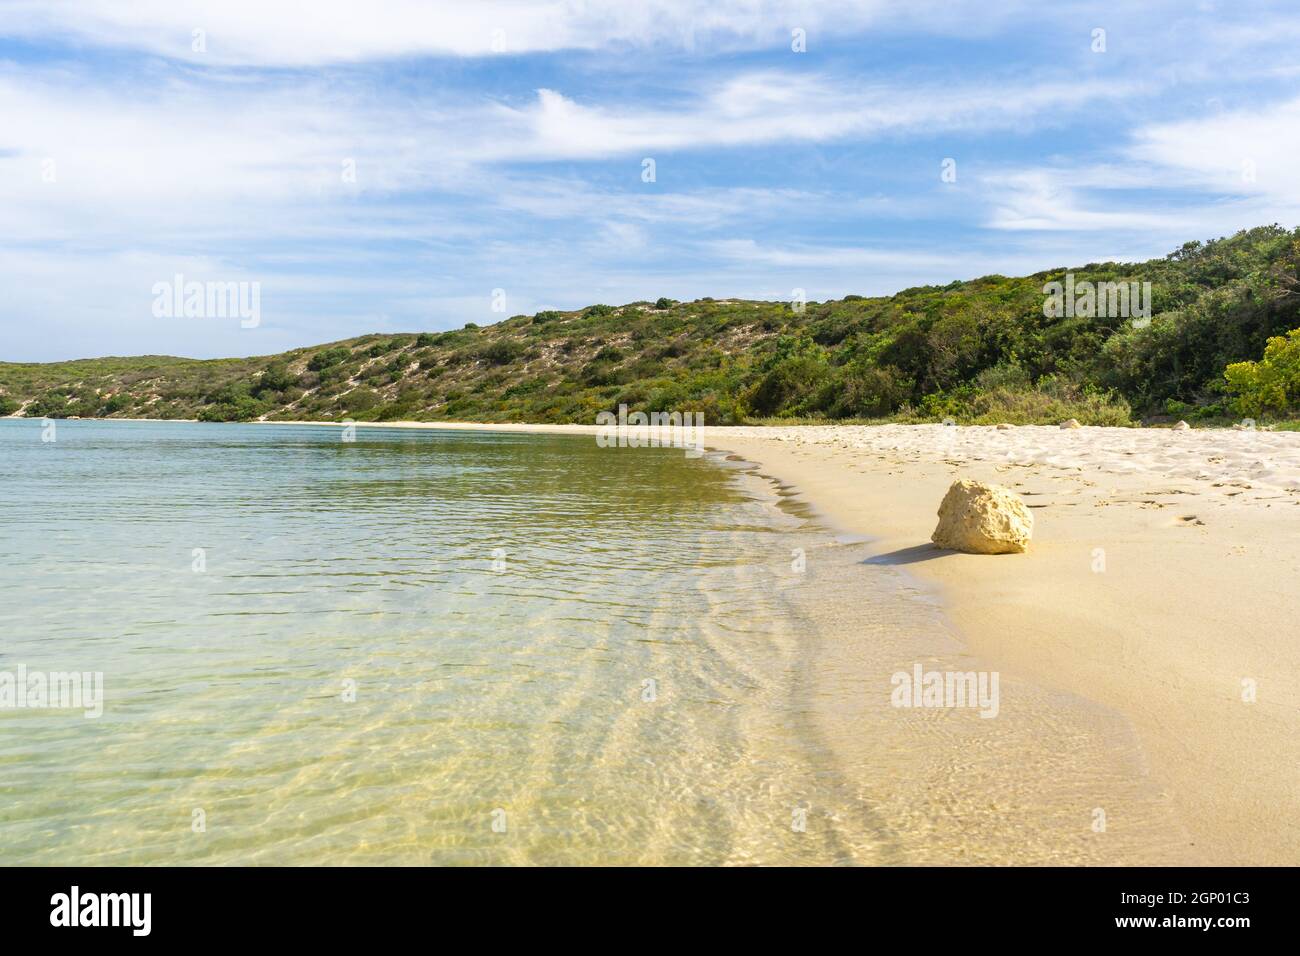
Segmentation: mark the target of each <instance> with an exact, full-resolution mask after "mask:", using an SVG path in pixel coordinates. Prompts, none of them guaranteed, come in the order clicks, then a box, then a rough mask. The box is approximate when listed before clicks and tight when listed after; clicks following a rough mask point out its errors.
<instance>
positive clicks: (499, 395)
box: [0, 226, 1300, 425]
mask: <svg viewBox="0 0 1300 956" xmlns="http://www.w3.org/2000/svg"><path fill="white" fill-rule="evenodd" d="M1067 271H1068V272H1071V273H1073V275H1074V280H1075V283H1076V287H1078V286H1079V284H1081V283H1083V282H1085V281H1089V282H1093V283H1099V282H1139V283H1140V282H1150V283H1151V320H1150V322H1149V323H1145V322H1139V323H1134V322H1132V321H1131V320H1130V319H1128V318H1124V317H1119V316H1114V315H1109V316H1097V315H1093V314H1087V311H1088V310H1084V311H1083V312H1081V313H1080V314H1077V315H1072V316H1067V315H1064V314H1062V315H1056V314H1054V312H1053V314H1051V315H1045V314H1044V311H1045V310H1044V300H1045V296H1044V292H1043V287H1044V285H1045V284H1046V283H1048V282H1054V281H1061V280H1062V279H1063V277H1064V274H1065V273H1066V272H1067ZM1048 311H1049V312H1051V311H1053V310H1048ZM1098 311H1105V312H1109V311H1110V310H1105V309H1102V310H1098ZM1298 328H1300V230H1296V231H1294V232H1291V231H1287V230H1285V229H1282V228H1280V227H1278V226H1265V227H1260V228H1257V229H1252V230H1248V231H1244V232H1241V233H1238V234H1237V235H1235V236H1232V237H1231V238H1227V239H1220V240H1216V241H1212V242H1207V243H1199V242H1191V243H1188V244H1186V245H1184V246H1183V247H1182V248H1181V249H1179V250H1177V251H1176V252H1174V253H1172V254H1171V255H1168V256H1166V257H1164V258H1161V259H1155V260H1152V261H1150V262H1143V263H1130V264H1120V263H1093V264H1090V265H1086V266H1082V267H1078V268H1074V269H1068V270H1067V269H1065V268H1061V269H1054V270H1051V271H1049V272H1043V273H1039V274H1037V275H1033V276H1026V277H1023V278H1007V277H1004V276H997V275H994V276H985V277H983V278H980V279H974V280H972V281H969V282H953V283H950V284H948V285H945V286H923V287H920V288H915V289H906V290H904V291H902V292H899V293H898V294H896V295H893V296H888V297H877V298H868V297H862V296H856V295H855V296H846V297H845V298H844V299H842V300H838V301H831V302H822V303H808V304H807V307H806V308H802V309H798V310H796V309H795V308H794V307H792V305H791V304H790V303H784V302H751V301H737V300H713V299H699V300H696V301H694V302H676V301H674V300H672V299H668V298H666V297H665V298H661V299H659V300H658V301H656V302H653V303H650V302H634V303H631V304H629V305H624V306H621V307H615V306H610V305H604V304H601V305H592V306H589V307H587V308H586V309H582V310H578V311H573V312H559V311H554V310H551V311H546V312H539V313H538V314H537V315H534V316H531V317H530V316H523V315H519V316H514V317H512V318H509V319H506V320H505V321H503V322H500V323H498V324H496V325H491V326H487V327H484V328H480V327H478V326H477V325H475V324H474V323H472V322H471V323H467V324H466V325H465V326H464V328H461V329H456V330H453V331H447V332H436V333H435V332H422V333H419V334H398V335H366V336H362V337H360V338H356V339H350V340H348V341H344V342H335V343H329V344H327V345H321V346H316V347H313V348H304V349H296V350H294V351H292V352H287V353H285V354H283V355H275V356H264V357H258V358H246V359H218V360H211V361H198V360H192V359H180V358H167V357H159V356H144V357H140V358H103V359H87V360H81V361H75V362H59V363H53V364H48V365H28V364H12V363H10V364H5V363H0V414H14V413H21V414H23V415H27V416H51V417H68V416H74V415H75V416H81V417H91V416H95V417H116V418H141V417H149V418H198V419H202V420H204V421H249V420H253V419H259V418H267V419H271V420H291V419H306V420H312V419H318V420H335V421H337V420H340V419H343V418H352V419H355V420H358V421H391V420H396V419H426V420H431V419H448V420H453V419H460V420H477V421H534V422H575V421H576V422H591V421H594V419H595V416H596V413H597V412H599V411H603V410H613V409H616V408H617V406H618V405H619V404H626V405H628V406H629V407H630V408H632V409H637V410H642V411H672V410H679V411H698V412H702V413H703V414H704V417H705V420H706V421H708V422H710V423H715V424H731V423H739V422H743V421H753V420H757V419H763V420H806V419H813V420H843V419H853V420H880V419H893V420H899V421H925V420H929V421H934V420H938V419H942V418H947V417H952V418H955V419H957V420H958V421H967V422H996V421H1008V422H1042V423H1054V422H1057V421H1060V420H1062V419H1064V418H1071V417H1073V418H1077V419H1079V420H1080V421H1081V422H1083V423H1085V424H1108V425H1119V424H1129V423H1131V422H1133V421H1134V420H1135V418H1147V419H1157V420H1159V419H1162V418H1165V417H1180V418H1188V419H1200V420H1202V421H1210V422H1213V421H1227V420H1229V419H1230V418H1231V417H1233V416H1239V415H1253V416H1261V415H1265V414H1267V415H1271V416H1276V417H1277V418H1279V419H1289V418H1294V417H1297V416H1300V332H1293V331H1292V330H1294V329H1298ZM1288 333H1290V334H1288Z"/></svg>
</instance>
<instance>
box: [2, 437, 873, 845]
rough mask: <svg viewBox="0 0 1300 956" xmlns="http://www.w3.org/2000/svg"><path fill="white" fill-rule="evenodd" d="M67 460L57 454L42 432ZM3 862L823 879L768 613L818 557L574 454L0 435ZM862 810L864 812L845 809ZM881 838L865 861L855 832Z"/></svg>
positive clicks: (734, 502) (778, 611)
mask: <svg viewBox="0 0 1300 956" xmlns="http://www.w3.org/2000/svg"><path fill="white" fill-rule="evenodd" d="M48 438H52V439H53V440H48V441H47V440H43V439H48ZM0 487H3V489H4V494H3V497H2V498H0V560H2V561H3V567H4V574H3V576H2V577H0V635H2V637H0V672H8V673H11V674H17V673H18V672H19V668H20V667H22V668H25V669H26V671H27V672H29V673H38V672H39V673H47V674H48V673H50V672H70V671H76V672H88V673H102V674H103V681H104V684H103V698H104V699H103V713H102V716H99V717H97V718H87V717H86V716H84V712H83V711H82V710H69V709H40V708H35V707H27V708H17V707H9V708H5V709H0V861H2V862H4V863H6V864H23V863H48V864H74V863H90V864H150V863H181V864H188V863H267V864H272V863H276V864H343V863H370V864H379V863H384V864H429V863H434V864H470V863H610V864H624V863H628V864H630V863H652V864H653V863H731V862H741V863H744V862H834V861H843V860H846V859H848V858H851V857H852V851H851V850H850V849H848V847H849V846H852V845H854V844H861V843H863V842H864V838H862V837H861V835H854V834H848V836H847V838H846V832H845V831H846V830H851V829H852V828H853V824H852V821H851V820H849V819H848V818H847V817H846V821H844V822H842V823H840V824H837V825H835V826H825V825H822V826H820V827H813V828H811V832H809V831H808V830H807V829H801V827H800V825H799V824H800V814H801V813H805V814H806V809H801V808H807V807H809V806H810V805H814V804H815V805H816V806H817V807H819V808H820V810H819V811H817V812H818V813H820V814H821V817H819V819H822V820H823V822H824V821H825V820H826V819H829V818H828V817H826V810H825V808H826V806H827V804H828V803H833V802H834V801H835V800H836V799H841V798H842V799H843V800H845V801H846V803H851V802H852V801H853V799H854V797H853V796H852V795H851V794H849V793H848V792H847V791H846V792H845V793H843V794H842V795H840V797H837V796H836V792H837V788H842V787H843V782H842V781H840V780H839V778H838V775H837V770H836V768H835V767H834V766H833V764H832V761H831V759H830V755H829V754H828V753H827V752H826V751H825V749H824V748H822V747H820V746H819V745H818V743H817V739H816V733H815V732H814V731H813V730H812V728H811V727H810V726H809V722H808V700H807V695H808V694H809V693H810V691H809V689H808V688H806V687H804V686H802V685H801V681H800V668H801V663H800V662H801V660H802V657H801V654H800V648H801V642H802V641H804V640H805V639H806V638H807V633H806V627H807V625H806V623H803V622H801V619H800V617H799V615H798V614H797V613H796V612H795V611H794V610H793V608H792V606H791V604H790V602H789V601H788V600H787V594H788V591H789V589H790V588H792V587H798V586H799V582H800V581H801V580H802V576H801V575H800V574H799V573H798V571H797V570H796V565H797V564H798V563H799V559H800V555H801V554H802V553H804V552H805V551H806V550H807V549H816V548H818V547H821V546H824V545H825V544H826V542H827V535H826V533H825V532H824V531H822V530H821V529H819V528H817V527H816V526H815V525H813V524H811V523H810V522H809V520H808V519H807V518H806V517H804V516H803V515H801V514H800V513H799V512H798V511H797V509H795V508H793V507H790V506H788V505H786V504H785V503H784V501H783V499H782V498H781V497H780V496H779V495H778V494H777V493H776V492H775V490H774V486H773V485H772V484H771V483H770V482H768V481H766V480H765V479H762V478H760V477H758V476H757V475H755V474H753V473H752V472H750V471H747V470H746V469H744V468H743V467H741V466H740V465H738V464H737V463H734V462H728V461H725V460H723V459H721V458H720V457H718V456H716V455H709V456H706V457H704V458H702V459H695V460H692V459H688V458H687V457H686V456H685V455H684V454H683V453H682V452H681V451H680V450H674V449H627V448H625V449H602V448H598V447H597V446H596V443H595V441H594V439H592V438H590V437H579V436H567V435H566V436H545V435H532V434H530V435H511V434H492V433H468V432H462V431H435V430H386V429H378V428H370V429H367V428H361V429H360V430H359V432H358V433H357V440H356V441H355V442H345V441H342V440H341V432H340V431H339V430H338V429H335V428H329V427H311V426H270V425H204V424H187V423H151V422H90V421H68V422H59V423H57V428H56V430H55V432H54V433H53V434H52V435H51V434H49V433H48V432H47V431H45V430H43V429H42V426H41V423H40V422H39V421H30V420H4V421H0ZM849 816H851V814H850V815H849ZM865 842H868V843H869V842H870V839H869V838H865Z"/></svg>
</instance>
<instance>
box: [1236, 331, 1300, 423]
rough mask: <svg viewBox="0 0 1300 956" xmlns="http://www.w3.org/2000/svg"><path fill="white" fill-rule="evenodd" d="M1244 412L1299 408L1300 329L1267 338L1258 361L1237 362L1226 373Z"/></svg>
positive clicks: (1293, 410)
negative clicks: (1262, 354) (1262, 353)
mask: <svg viewBox="0 0 1300 956" xmlns="http://www.w3.org/2000/svg"><path fill="white" fill-rule="evenodd" d="M1223 377H1224V379H1225V380H1226V381H1227V385H1228V389H1229V391H1231V392H1232V393H1233V394H1234V395H1235V396H1236V401H1235V407H1236V409H1237V410H1238V411H1239V412H1241V413H1242V414H1243V415H1260V414H1263V413H1264V412H1277V413H1281V414H1292V413H1295V412H1298V411H1300V329H1292V330H1291V331H1290V332H1288V333H1287V334H1286V335H1284V336H1282V335H1278V336H1274V337H1273V338H1271V339H1269V340H1268V344H1267V345H1266V346H1265V347H1264V356H1263V358H1262V359H1260V360H1259V361H1258V362H1234V363H1233V364H1232V365H1229V366H1228V367H1227V368H1226V369H1225V370H1224V373H1223Z"/></svg>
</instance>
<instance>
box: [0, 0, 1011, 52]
mask: <svg viewBox="0 0 1300 956" xmlns="http://www.w3.org/2000/svg"><path fill="white" fill-rule="evenodd" d="M1027 6H1030V7H1031V6H1032V5H1030V4H1026V3H1021V2H1014V3H1012V2H1008V3H1004V4H1002V5H1001V6H1000V9H999V10H998V11H996V12H994V11H991V10H989V9H988V7H987V4H978V3H975V2H973V0H947V2H943V0H820V2H796V3H790V2H778V0H713V2H711V3H709V4H700V3H697V2H692V0H638V2H626V0H604V2H594V0H473V2H464V0H441V2H439V0H434V2H429V0H365V3H364V4H359V3H358V0H310V2H308V0H275V2H266V0H221V2H220V3H213V2H211V0H130V2H120V0H8V2H7V3H6V4H5V10H4V18H3V20H0V36H5V35H7V36H15V37H23V38H33V37H41V38H50V37H60V38H63V39H65V40H67V41H69V42H74V43H76V44H78V45H89V46H102V47H118V48H124V49H132V50H140V51H144V52H147V53H151V54H155V55H157V56H163V57H168V58H172V59H180V60H189V61H192V62H196V63H210V64H244V65H268V66H305V65H312V64H322V63H340V62H356V61H363V60H378V59H391V58H394V57H407V56H420V55H451V56H468V57H473V56H487V55H492V54H493V53H494V52H498V51H503V52H505V53H508V54H509V53H531V52H544V51H554V50H596V49H606V48H616V47H650V46H663V47H671V48H675V49H684V50H696V49H700V48H706V47H707V48H710V49H713V50H719V49H730V48H737V47H740V48H753V47H763V48H771V49H782V48H785V49H788V48H789V44H790V31H791V29H792V28H794V27H800V28H802V29H805V30H807V31H808V33H809V37H810V40H809V42H810V43H811V44H813V45H814V48H815V44H816V43H817V42H818V39H819V33H821V35H836V36H840V35H844V34H847V33H854V32H858V31H861V30H864V29H868V28H875V29H898V28H900V27H908V28H911V29H921V30H925V31H927V32H938V33H944V32H969V31H979V30H987V29H991V28H992V24H993V23H994V22H996V21H998V20H1000V19H1001V18H1004V17H1006V16H1009V15H1012V14H1014V13H1015V12H1016V11H1018V10H1022V9H1025V8H1026V7H1027ZM195 30H203V31H204V35H205V45H206V50H204V51H202V52H197V51H195V50H194V49H193V45H194V43H193V31H195Z"/></svg>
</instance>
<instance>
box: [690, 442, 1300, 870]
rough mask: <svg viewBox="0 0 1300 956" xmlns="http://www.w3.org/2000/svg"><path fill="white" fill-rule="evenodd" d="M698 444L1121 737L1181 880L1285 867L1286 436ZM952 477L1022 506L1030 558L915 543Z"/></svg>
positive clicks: (1290, 634)
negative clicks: (1137, 753)
mask: <svg viewBox="0 0 1300 956" xmlns="http://www.w3.org/2000/svg"><path fill="white" fill-rule="evenodd" d="M710 441H717V442H718V443H719V444H721V445H724V446H725V447H727V448H729V449H730V450H733V451H735V452H737V453H739V454H742V455H744V456H746V457H749V458H752V459H754V460H756V461H759V462H762V464H763V466H764V467H765V468H766V469H768V470H769V471H770V473H771V474H773V475H776V476H779V477H780V478H781V479H782V480H783V481H785V482H788V483H789V484H791V485H792V486H793V488H794V489H796V490H798V491H799V492H801V493H803V494H805V495H807V497H808V499H809V500H810V501H811V502H813V503H814V504H815V505H816V506H817V507H818V508H819V509H820V510H821V511H822V512H823V514H824V515H825V516H826V517H827V518H828V519H829V520H831V521H832V522H834V523H836V524H839V525H840V526H842V527H844V528H847V529H851V530H854V531H858V532H860V533H862V534H866V535H870V536H871V537H872V539H873V540H872V545H873V547H874V549H875V550H876V551H877V553H878V555H879V556H880V560H883V561H887V562H891V563H897V564H899V565H905V566H906V568H907V570H908V571H909V572H910V573H912V574H914V575H916V576H917V577H918V578H919V579H921V580H922V581H925V582H929V583H930V584H932V585H933V586H935V587H936V588H937V589H938V593H939V594H940V596H941V597H942V599H943V601H944V604H945V609H946V612H947V615H948V617H949V618H950V620H952V621H953V622H954V623H955V625H956V627H957V629H958V631H959V634H960V637H961V639H962V640H963V641H965V642H967V644H968V645H969V647H970V649H971V650H972V651H973V652H974V653H976V654H978V655H979V656H980V657H982V658H984V659H986V660H989V661H992V662H994V663H995V664H996V665H997V666H999V667H1001V668H1003V669H1004V670H1005V671H1006V672H1008V673H1013V674H1017V675H1020V676H1022V677H1024V678H1027V679H1028V680H1030V681H1032V682H1033V683H1034V684H1036V685H1039V686H1042V687H1048V688H1058V689H1061V690H1063V691H1066V692H1069V693H1071V694H1076V695H1079V696H1081V697H1084V698H1086V699H1089V700H1092V701H1096V702H1097V703H1099V704H1102V705H1104V706H1105V707H1107V708H1111V709H1113V710H1114V711H1116V712H1118V713H1119V714H1121V715H1123V716H1124V717H1125V718H1126V719H1127V720H1128V721H1130V722H1131V724H1132V726H1133V729H1134V731H1135V732H1136V735H1137V741H1138V745H1139V747H1140V749H1141V751H1142V753H1143V755H1144V757H1145V759H1146V761H1147V766H1148V768H1149V772H1150V775H1151V778H1152V781H1153V783H1154V784H1155V785H1156V786H1157V787H1159V788H1160V790H1161V791H1162V792H1164V793H1166V794H1167V795H1168V798H1169V800H1170V802H1171V804H1172V806H1173V808H1174V810H1175V811H1176V813H1177V816H1178V821H1179V822H1180V823H1181V825H1182V826H1184V827H1185V828H1186V830H1187V832H1188V834H1189V835H1190V854H1189V862H1198V863H1205V864H1226V865H1239V864H1241V865H1244V864H1256V865H1258V864H1279V865H1287V864H1290V865H1294V864H1295V863H1297V862H1298V861H1300V830H1297V828H1296V827H1295V826H1294V825H1293V821H1294V820H1296V819H1297V816H1298V815H1300V690H1298V687H1300V640H1298V639H1297V629H1296V624H1295V607H1296V599H1295V580H1296V577H1297V574H1298V573H1300V534H1298V532H1300V507H1297V506H1298V505H1300V435H1297V434H1295V433H1287V432H1264V431H1225V430H1212V431H1211V430H1191V431H1171V430H1168V429H1118V428H1083V429H1078V430H1062V429H1058V428H1047V427H1034V426H1028V427H1017V428H1013V429H1009V430H1004V431H998V430H996V429H994V428H991V427H962V428H953V427H950V428H945V427H943V426H901V425H899V426H893V425H891V426H880V427H853V426H838V427H824V428H823V427H812V428H778V429H754V428H746V429H735V430H734V431H733V432H732V433H730V434H727V435H725V436H723V435H714V436H711V438H710ZM957 477H963V478H976V479H980V480H986V481H995V482H998V483H1000V484H1003V485H1005V486H1007V487H1010V488H1012V489H1013V490H1014V491H1016V492H1017V493H1018V494H1020V495H1021V496H1023V498H1024V500H1025V501H1026V502H1027V503H1028V504H1029V506H1030V508H1032V509H1033V513H1034V517H1035V532H1034V540H1033V544H1032V547H1031V549H1030V552H1029V553H1028V554H1024V555H1000V556H977V555H966V554H958V553H954V552H941V551H937V550H936V549H934V548H933V547H932V546H931V545H930V544H929V535H930V533H931V531H932V530H933V527H934V524H935V510H936V508H937V506H938V503H939V501H940V500H941V498H942V497H943V493H944V491H945V490H946V489H947V487H948V485H949V484H950V483H951V482H952V481H953V480H954V479H955V478H957ZM1243 682H1253V683H1243ZM1251 687H1253V688H1254V690H1255V699H1254V702H1247V701H1246V700H1243V695H1244V694H1245V696H1247V697H1248V696H1249V694H1248V693H1246V692H1247V690H1248V688H1251Z"/></svg>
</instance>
